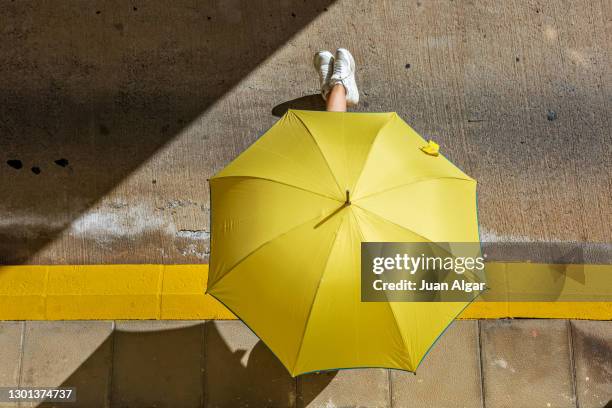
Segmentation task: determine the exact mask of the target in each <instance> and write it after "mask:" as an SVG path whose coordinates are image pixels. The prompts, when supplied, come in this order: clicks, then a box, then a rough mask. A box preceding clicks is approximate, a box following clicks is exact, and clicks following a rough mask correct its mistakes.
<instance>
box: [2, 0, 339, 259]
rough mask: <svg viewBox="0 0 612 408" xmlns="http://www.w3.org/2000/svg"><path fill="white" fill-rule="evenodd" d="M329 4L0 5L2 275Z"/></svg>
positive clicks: (292, 0) (249, 0) (209, 0)
mask: <svg viewBox="0 0 612 408" xmlns="http://www.w3.org/2000/svg"><path fill="white" fill-rule="evenodd" d="M330 3H332V0H314V1H308V2H305V1H303V0H285V1H266V0H223V1H221V0H219V1H215V0H205V1H201V2H194V1H176V2H147V3H143V4H140V3H138V2H134V3H131V2H128V3H126V2H104V3H102V2H80V1H68V2H61V3H57V2H45V3H39V2H33V1H23V2H3V3H2V4H1V5H0V26H1V27H3V29H2V31H1V32H0V78H2V81H1V83H0V192H1V193H2V196H1V198H0V264H16V263H23V262H27V260H28V259H29V258H31V257H32V256H33V255H34V254H36V252H37V251H38V250H39V249H41V248H42V247H43V246H45V245H46V244H47V243H49V242H50V241H52V240H53V239H54V237H55V236H56V235H57V234H58V233H60V232H61V231H62V230H63V229H64V228H66V227H67V226H68V225H69V224H70V222H71V221H73V220H74V219H75V218H77V217H78V216H79V215H80V214H82V213H83V212H84V211H85V210H86V209H87V208H88V207H90V206H91V205H92V204H94V203H95V202H96V201H97V200H99V199H100V198H101V197H103V196H104V195H105V194H106V193H107V192H109V190H111V189H112V188H113V187H114V186H116V185H117V184H118V183H119V182H120V181H121V180H123V179H124V178H126V177H127V176H128V175H129V174H130V173H131V172H132V171H134V170H135V169H136V168H137V167H138V166H139V165H141V164H142V163H143V162H145V161H146V160H147V159H148V158H149V157H151V155H153V154H154V153H155V152H156V151H157V150H159V149H160V148H161V147H162V146H164V145H165V144H166V143H168V142H169V141H170V140H172V139H173V137H175V136H176V135H177V133H179V132H180V130H181V129H182V128H183V127H184V126H186V125H187V124H188V123H190V122H191V121H192V120H193V119H194V118H196V117H197V116H199V115H201V113H202V112H203V111H205V110H206V109H207V108H209V107H210V106H211V104H213V103H214V102H215V101H217V100H218V99H219V98H220V97H222V96H223V95H224V94H225V93H227V92H228V91H229V90H230V89H231V88H232V87H233V86H235V85H236V84H237V83H238V82H239V81H240V80H241V79H242V78H244V77H245V76H246V75H248V74H249V72H251V71H252V70H253V69H254V68H255V67H257V65H258V64H260V63H261V62H262V61H264V60H265V59H266V58H267V57H269V56H270V55H271V54H272V53H274V52H275V51H276V50H277V49H278V48H279V47H281V46H282V45H283V44H285V42H286V41H288V40H289V39H290V38H291V37H292V36H293V35H295V34H296V33H297V32H299V31H300V30H301V29H302V28H303V27H304V26H306V25H307V24H308V23H310V22H311V21H312V20H313V19H315V18H316V17H317V15H319V14H320V13H323V12H325V10H326V8H327V7H328V6H329V4H330Z"/></svg>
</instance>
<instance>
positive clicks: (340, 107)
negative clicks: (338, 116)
mask: <svg viewBox="0 0 612 408" xmlns="http://www.w3.org/2000/svg"><path fill="white" fill-rule="evenodd" d="M327 111H329V112H346V89H344V85H342V84H336V85H334V87H333V88H332V89H331V91H329V94H328V95H327Z"/></svg>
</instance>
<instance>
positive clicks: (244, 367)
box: [204, 321, 296, 408]
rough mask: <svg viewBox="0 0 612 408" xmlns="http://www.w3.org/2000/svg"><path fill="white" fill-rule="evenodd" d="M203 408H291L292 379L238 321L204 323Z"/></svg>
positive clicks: (269, 352) (264, 346)
mask: <svg viewBox="0 0 612 408" xmlns="http://www.w3.org/2000/svg"><path fill="white" fill-rule="evenodd" d="M205 333H206V334H205V344H206V348H205V358H204V360H205V371H206V373H205V386H204V389H205V390H206V396H205V398H206V405H205V406H206V407H208V408H220V407H229V408H241V407H251V408H254V407H258V408H259V407H268V408H270V407H279V408H280V407H282V408H287V407H294V406H295V383H296V381H295V379H294V378H292V377H291V376H290V375H289V373H288V372H287V370H286V369H285V367H284V366H283V365H282V364H281V363H280V361H279V360H278V359H277V358H276V357H275V356H274V354H272V352H271V351H270V350H269V349H268V348H267V347H266V345H265V344H264V343H263V342H261V341H260V340H259V338H257V336H255V334H253V332H251V330H249V329H248V328H247V327H246V326H245V325H244V323H242V322H240V321H217V322H207V323H206V329H205Z"/></svg>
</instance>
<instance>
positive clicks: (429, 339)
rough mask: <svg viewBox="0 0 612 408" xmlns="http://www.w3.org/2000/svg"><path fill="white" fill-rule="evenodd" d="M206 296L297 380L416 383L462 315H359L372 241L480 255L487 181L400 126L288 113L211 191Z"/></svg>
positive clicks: (390, 118) (423, 310)
mask: <svg viewBox="0 0 612 408" xmlns="http://www.w3.org/2000/svg"><path fill="white" fill-rule="evenodd" d="M210 185H211V211H212V241H211V264H210V271H209V279H208V289H207V292H208V293H210V294H211V295H212V296H214V297H215V298H217V299H218V300H220V301H221V302H222V303H223V304H224V305H226V306H227V307H228V308H229V309H230V310H232V312H234V313H235V314H236V315H237V316H238V317H239V318H240V319H242V320H243V321H244V322H245V323H246V324H247V325H248V326H249V327H250V328H251V329H252V330H253V331H254V332H255V333H256V334H257V335H258V336H259V337H260V338H261V339H262V340H263V341H264V342H265V343H266V344H267V345H268V347H269V348H270V349H271V350H272V352H273V353H274V354H276V356H277V357H278V358H279V359H280V361H281V362H282V363H283V364H284V365H285V367H287V369H288V370H289V372H290V373H291V375H293V376H295V375H298V374H303V373H306V372H312V371H320V370H327V369H338V368H354V367H387V368H396V369H402V370H408V371H415V370H416V367H417V366H418V364H419V363H420V361H421V360H422V358H423V357H424V355H425V354H426V353H427V351H428V350H429V348H430V347H431V346H432V344H433V343H434V342H435V341H436V339H437V338H438V336H439V335H440V334H441V333H442V332H443V331H444V329H445V328H446V327H447V326H448V325H449V324H450V323H451V322H452V320H453V319H454V318H455V317H456V316H457V314H458V313H459V312H460V311H461V310H462V309H463V308H464V307H465V306H466V304H467V303H464V302H445V303H440V302H378V303H370V302H361V292H360V279H361V275H360V273H361V272H360V245H361V242H386V241H390V242H477V241H478V226H477V218H476V182H475V181H474V180H473V179H472V178H470V177H469V176H467V175H466V174H464V173H463V172H462V171H461V170H459V169H458V168H457V167H456V166H454V165H453V164H452V163H451V162H449V161H448V160H447V159H446V158H444V157H443V156H442V155H439V154H438V152H437V145H435V144H432V143H430V144H428V143H427V142H425V141H424V140H423V139H422V138H421V137H420V136H419V135H418V134H417V133H416V132H415V131H414V130H413V129H412V128H410V127H409V126H408V125H407V124H406V123H405V122H404V121H403V120H402V119H401V118H400V117H399V116H398V115H397V114H396V113H340V112H337V113H336V112H312V111H298V110H290V111H288V112H287V113H286V114H285V115H284V116H283V117H282V118H281V119H280V120H279V121H278V122H277V123H276V124H275V125H274V126H273V127H272V128H271V129H270V130H269V131H267V132H266V133H265V134H264V135H263V136H262V137H261V138H260V139H259V140H257V142H255V143H254V144H253V145H252V146H251V147H249V148H248V149H247V150H246V151H245V152H244V153H243V154H241V155H240V156H239V157H238V158H237V159H236V160H234V161H233V162H232V163H231V164H229V165H228V166H227V167H226V168H225V169H223V170H222V171H221V172H220V173H219V174H217V175H215V176H214V177H213V178H212V179H211V180H210Z"/></svg>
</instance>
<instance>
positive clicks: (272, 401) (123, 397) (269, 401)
mask: <svg viewBox="0 0 612 408" xmlns="http://www.w3.org/2000/svg"><path fill="white" fill-rule="evenodd" d="M0 344H2V346H3V347H2V348H0V361H2V362H3V364H0V386H16V385H21V386H60V385H63V386H75V387H77V396H78V397H77V398H78V402H77V403H76V404H75V405H71V406H74V407H88V408H94V407H132V408H138V407H159V408H161V407H172V408H175V407H231V408H239V407H255V408H259V407H325V408H329V407H389V408H391V407H393V408H400V407H436V408H440V407H481V408H482V407H487V408H496V407H516V408H520V407H525V408H533V407H581V408H587V407H604V406H606V404H608V403H609V401H610V400H611V399H612V364H611V363H610V362H611V361H612V323H611V322H603V321H577V320H573V321H568V320H538V319H533V320H529V319H526V320H481V321H476V320H465V321H456V322H455V323H454V324H453V325H452V326H451V327H450V328H449V329H448V330H447V332H446V333H445V335H444V336H443V337H442V338H441V340H440V341H439V343H437V344H436V346H435V347H434V348H433V349H432V351H431V352H430V354H429V355H428V356H427V357H426V359H425V360H424V362H423V364H422V365H421V367H420V368H419V371H418V373H417V375H413V374H411V373H404V372H399V371H390V370H385V369H364V370H345V371H340V372H330V373H323V374H311V375H306V376H303V377H299V378H296V379H293V378H291V377H290V376H289V375H288V374H287V372H286V371H285V370H284V368H283V367H282V366H281V364H280V363H279V362H278V361H277V360H276V358H275V357H274V356H273V355H272V354H271V353H270V351H269V350H268V349H267V348H266V346H265V345H264V344H263V343H262V342H261V341H259V340H258V339H257V337H255V336H254V335H253V334H252V333H251V332H250V331H249V330H248V329H247V328H246V327H245V326H244V325H243V324H242V323H241V322H239V321H216V322H213V321H116V322H115V321H65V322H48V321H27V322H0ZM6 406H13V405H10V404H9V405H7V404H4V405H2V404H0V407H6Z"/></svg>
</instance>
